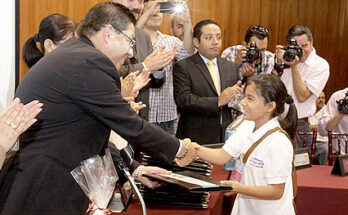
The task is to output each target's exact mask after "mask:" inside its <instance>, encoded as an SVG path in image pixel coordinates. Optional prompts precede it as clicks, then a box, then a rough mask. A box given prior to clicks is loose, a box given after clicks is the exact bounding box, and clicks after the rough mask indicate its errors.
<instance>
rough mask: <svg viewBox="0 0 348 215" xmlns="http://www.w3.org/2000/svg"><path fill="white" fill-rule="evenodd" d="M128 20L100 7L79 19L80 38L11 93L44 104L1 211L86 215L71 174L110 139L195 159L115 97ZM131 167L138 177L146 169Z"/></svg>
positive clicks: (130, 28)
mask: <svg viewBox="0 0 348 215" xmlns="http://www.w3.org/2000/svg"><path fill="white" fill-rule="evenodd" d="M134 22H135V20H134V17H133V15H132V14H131V13H130V12H129V10H128V9H127V8H125V7H123V6H122V5H118V4H115V3H112V2H103V3H99V4H97V5H96V6H94V7H93V8H92V9H90V10H89V12H88V13H87V15H86V16H85V18H84V19H83V20H82V22H81V26H80V28H79V36H80V38H79V39H75V38H74V39H70V40H68V41H66V42H65V43H63V44H62V45H60V46H59V47H58V48H57V49H56V50H54V51H53V52H50V53H49V54H47V55H45V57H44V58H42V59H41V60H40V61H39V62H38V63H37V64H35V66H33V67H32V68H31V70H30V71H29V72H28V73H27V74H26V76H25V77H24V78H23V80H22V81H21V83H20V85H19V86H18V89H17V92H16V96H17V97H19V98H20V99H21V100H22V101H23V102H24V103H27V102H28V101H31V100H34V99H37V100H40V101H41V102H42V103H44V107H43V110H42V112H41V113H40V114H39V115H38V122H37V123H35V124H34V125H33V126H32V127H31V128H30V129H29V130H27V131H26V132H25V133H23V135H22V136H21V137H20V145H21V146H20V148H21V149H20V151H19V152H18V154H17V157H16V160H15V161H14V164H13V167H12V168H11V170H10V171H9V172H8V174H7V176H6V178H5V181H4V183H3V185H2V187H1V190H0V200H1V201H0V210H1V214H2V215H3V214H85V211H86V209H87V207H88V202H89V200H88V198H87V196H86V195H85V194H84V193H83V191H82V189H81V188H80V187H79V185H78V184H77V183H76V182H75V181H74V179H73V177H72V176H71V175H70V171H71V170H73V169H75V168H76V167H77V166H79V165H80V162H81V161H83V160H85V159H87V158H90V157H92V156H94V155H97V154H99V155H103V154H104V151H105V147H106V146H107V142H108V139H109V135H110V130H111V129H112V130H114V131H116V132H117V133H118V134H119V135H121V136H122V137H123V138H124V139H126V140H127V141H129V142H133V143H136V145H137V146H138V147H139V148H140V149H141V150H143V151H146V152H148V153H150V154H157V156H159V157H160V158H162V159H164V160H173V159H174V158H176V159H178V160H177V163H178V164H179V165H185V164H187V163H189V162H190V161H192V160H193V159H194V157H195V156H196V153H195V150H194V148H193V145H192V144H191V143H190V141H189V140H188V139H185V140H183V141H179V140H178V139H176V138H174V137H172V136H170V135H169V134H167V133H166V132H164V131H162V129H160V128H158V127H156V126H155V125H152V124H149V123H147V122H146V121H144V120H143V119H141V118H140V117H139V116H138V115H137V114H136V113H135V112H134V111H133V110H132V109H131V108H130V106H129V104H128V103H127V102H126V101H125V100H124V99H123V98H122V96H121V94H120V77H119V74H118V72H117V70H116V69H119V68H120V66H121V64H122V63H123V61H124V60H125V59H126V58H128V57H131V56H132V51H131V48H132V45H133V44H134V41H133V39H132V38H133V37H134ZM138 170H139V169H136V170H135V172H137V174H136V176H139V177H138V179H139V180H140V181H141V180H142V176H141V175H142V174H143V173H144V172H146V168H142V169H140V170H141V171H140V170H139V171H138Z"/></svg>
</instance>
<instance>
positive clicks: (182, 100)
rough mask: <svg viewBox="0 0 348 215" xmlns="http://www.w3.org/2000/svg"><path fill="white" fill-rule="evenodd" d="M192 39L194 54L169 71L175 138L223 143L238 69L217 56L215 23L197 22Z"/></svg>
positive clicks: (218, 35)
mask: <svg viewBox="0 0 348 215" xmlns="http://www.w3.org/2000/svg"><path fill="white" fill-rule="evenodd" d="M193 37H194V38H193V43H194V45H195V47H196V49H197V50H198V52H197V53H196V54H195V55H193V56H191V57H189V58H186V59H185V60H182V61H180V62H178V63H177V64H175V66H174V70H173V75H174V98H175V102H176V104H177V106H178V111H179V112H180V113H181V116H180V119H179V125H178V130H177V133H176V136H177V137H178V138H181V137H189V138H191V139H192V140H193V141H195V142H198V143H199V144H211V143H219V142H224V131H225V129H226V127H227V126H228V124H229V123H231V121H232V116H231V109H230V108H228V107H227V103H228V102H229V101H230V100H231V99H233V98H234V97H235V96H236V95H238V94H239V93H241V92H242V88H241V87H240V85H241V82H240V81H238V70H237V67H236V66H235V65H234V64H233V63H231V62H228V61H227V60H225V59H222V58H219V57H217V56H218V54H219V51H220V48H221V29H220V26H219V24H218V23H216V22H215V21H212V20H204V21H201V22H199V23H197V24H196V26H195V27H194V33H193ZM237 81H238V82H237Z"/></svg>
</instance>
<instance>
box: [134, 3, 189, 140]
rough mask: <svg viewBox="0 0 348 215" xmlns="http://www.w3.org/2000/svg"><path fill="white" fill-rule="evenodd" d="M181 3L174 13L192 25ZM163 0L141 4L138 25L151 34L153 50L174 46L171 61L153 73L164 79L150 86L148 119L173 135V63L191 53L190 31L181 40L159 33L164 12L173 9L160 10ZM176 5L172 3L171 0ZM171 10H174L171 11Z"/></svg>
mask: <svg viewBox="0 0 348 215" xmlns="http://www.w3.org/2000/svg"><path fill="white" fill-rule="evenodd" d="M180 4H181V8H182V10H181V11H176V13H178V14H176V15H179V14H180V15H181V16H182V17H183V20H184V22H185V23H186V24H185V25H188V26H191V18H190V14H189V10H188V8H187V6H186V4H185V3H184V2H183V3H180ZM162 5H163V4H161V3H160V2H157V1H149V2H147V3H146V5H145V7H144V13H143V14H142V16H141V17H140V19H139V21H138V23H137V26H138V27H140V28H142V30H144V31H145V32H146V33H148V34H149V35H150V38H151V42H152V46H153V49H154V50H160V49H162V47H165V49H164V51H167V50H175V51H176V52H173V56H174V59H173V60H172V61H171V63H170V64H169V65H167V66H165V67H164V68H163V69H162V70H161V72H156V73H155V74H154V75H156V76H159V77H161V76H162V77H163V76H164V78H165V80H166V81H165V83H164V84H163V86H162V87H161V88H158V89H150V96H149V98H150V99H149V122H151V123H154V124H156V125H158V126H159V127H161V128H162V129H163V130H165V131H167V132H168V133H169V134H171V135H173V136H174V135H175V122H174V121H175V120H176V119H177V109H176V105H175V102H174V97H173V73H172V70H173V64H174V62H175V60H176V61H179V60H182V59H184V58H186V57H188V56H189V55H190V54H192V53H193V45H192V35H190V34H189V37H188V38H186V37H185V38H184V41H181V40H180V39H178V38H176V37H174V36H170V35H166V34H162V33H161V32H160V31H159V28H160V27H161V25H162V23H163V13H168V12H172V11H173V10H170V9H168V8H167V9H166V10H163V6H162ZM174 5H175V4H174ZM173 12H174V11H173Z"/></svg>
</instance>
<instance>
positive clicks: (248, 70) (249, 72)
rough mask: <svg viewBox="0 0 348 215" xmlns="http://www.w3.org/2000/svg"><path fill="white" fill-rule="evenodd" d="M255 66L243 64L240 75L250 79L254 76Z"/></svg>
mask: <svg viewBox="0 0 348 215" xmlns="http://www.w3.org/2000/svg"><path fill="white" fill-rule="evenodd" d="M254 71H255V64H254V63H253V65H250V64H249V63H244V64H243V66H242V74H243V76H245V77H251V76H253V75H254Z"/></svg>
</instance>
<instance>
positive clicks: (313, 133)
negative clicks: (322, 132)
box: [297, 130, 318, 164]
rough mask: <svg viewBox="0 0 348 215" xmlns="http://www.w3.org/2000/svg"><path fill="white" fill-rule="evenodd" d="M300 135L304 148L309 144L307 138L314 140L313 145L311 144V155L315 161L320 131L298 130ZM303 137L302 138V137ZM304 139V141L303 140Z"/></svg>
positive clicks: (312, 161) (300, 143)
mask: <svg viewBox="0 0 348 215" xmlns="http://www.w3.org/2000/svg"><path fill="white" fill-rule="evenodd" d="M297 134H298V136H299V141H300V142H299V145H300V146H303V148H305V147H306V146H307V140H308V139H309V138H310V139H311V140H312V145H311V154H310V155H309V156H310V160H311V163H312V164H313V163H315V156H314V155H315V150H316V147H317V134H318V131H317V130H314V131H310V132H297ZM301 137H302V138H301ZM301 140H302V142H301Z"/></svg>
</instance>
